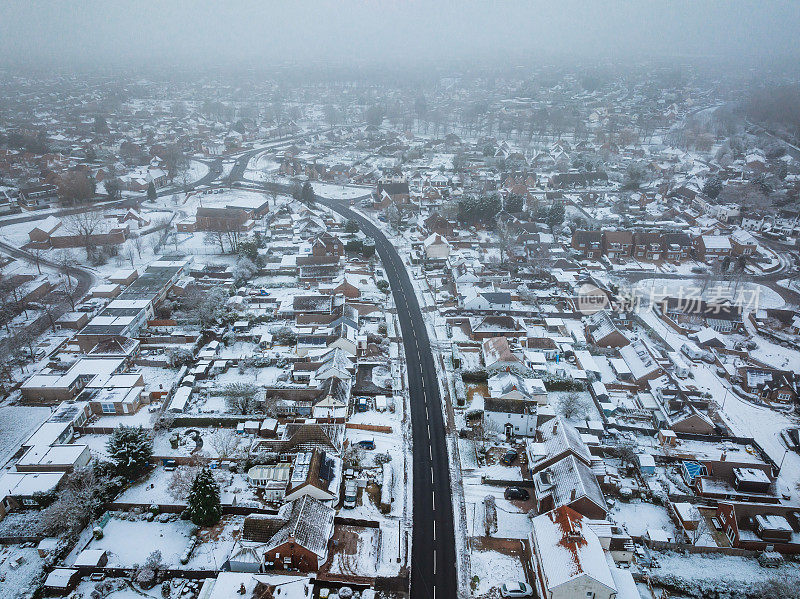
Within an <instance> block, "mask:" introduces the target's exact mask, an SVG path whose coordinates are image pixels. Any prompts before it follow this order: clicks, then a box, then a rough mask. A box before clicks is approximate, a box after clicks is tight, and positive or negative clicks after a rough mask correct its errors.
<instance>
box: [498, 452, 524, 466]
mask: <svg viewBox="0 0 800 599" xmlns="http://www.w3.org/2000/svg"><path fill="white" fill-rule="evenodd" d="M518 455H519V454H518V453H517V452H516V451H514V450H513V449H509V450H508V451H507V452H506V453H505V454H504V455H503V457H502V458H500V461H501V462H502V463H503V464H505V465H506V466H510V465H511V464H513V463H514V460H516V459H517V456H518Z"/></svg>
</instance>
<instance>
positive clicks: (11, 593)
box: [0, 545, 44, 599]
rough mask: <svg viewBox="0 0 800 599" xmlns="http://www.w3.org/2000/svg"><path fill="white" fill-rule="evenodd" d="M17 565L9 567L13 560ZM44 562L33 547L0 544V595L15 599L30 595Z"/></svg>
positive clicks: (5, 598)
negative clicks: (18, 563) (17, 561)
mask: <svg viewBox="0 0 800 599" xmlns="http://www.w3.org/2000/svg"><path fill="white" fill-rule="evenodd" d="M17 559H19V560H21V563H20V565H19V567H13V568H12V567H11V564H12V562H14V560H17ZM43 568H44V564H43V561H42V558H41V557H39V553H38V552H37V551H36V548H35V547H20V546H19V545H9V546H8V547H5V546H0V581H2V582H0V597H2V598H3V599H17V598H22V597H30V596H31V593H32V591H33V589H34V588H35V587H36V582H37V581H38V580H39V577H40V576H42V570H43Z"/></svg>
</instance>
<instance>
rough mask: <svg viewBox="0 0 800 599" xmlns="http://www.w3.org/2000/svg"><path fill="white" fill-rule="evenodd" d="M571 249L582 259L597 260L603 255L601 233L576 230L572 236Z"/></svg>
mask: <svg viewBox="0 0 800 599" xmlns="http://www.w3.org/2000/svg"><path fill="white" fill-rule="evenodd" d="M572 249H574V250H576V251H577V252H578V253H579V254H580V256H581V257H582V258H585V259H587V260H599V259H600V258H601V257H602V255H603V233H602V232H600V231H582V230H578V231H575V232H574V233H573V234H572Z"/></svg>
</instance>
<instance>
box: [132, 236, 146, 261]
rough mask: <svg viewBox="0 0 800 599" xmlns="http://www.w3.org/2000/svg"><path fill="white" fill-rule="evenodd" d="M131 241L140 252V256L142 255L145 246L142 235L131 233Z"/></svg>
mask: <svg viewBox="0 0 800 599" xmlns="http://www.w3.org/2000/svg"><path fill="white" fill-rule="evenodd" d="M130 239H131V243H132V244H133V247H135V248H136V252H137V253H138V254H139V258H141V257H142V249H143V247H144V242H143V241H142V236H141V235H139V233H131V237H130Z"/></svg>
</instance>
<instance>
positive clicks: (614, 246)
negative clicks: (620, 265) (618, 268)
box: [603, 231, 633, 260]
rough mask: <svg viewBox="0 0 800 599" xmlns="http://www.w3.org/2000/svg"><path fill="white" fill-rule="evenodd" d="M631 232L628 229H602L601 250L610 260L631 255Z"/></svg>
mask: <svg viewBox="0 0 800 599" xmlns="http://www.w3.org/2000/svg"><path fill="white" fill-rule="evenodd" d="M632 251H633V233H631V232H630V231H604V232H603V252H604V253H605V255H606V256H608V258H609V259H610V260H619V259H620V258H624V257H627V256H630V255H631V252H632Z"/></svg>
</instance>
